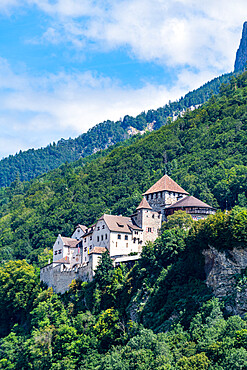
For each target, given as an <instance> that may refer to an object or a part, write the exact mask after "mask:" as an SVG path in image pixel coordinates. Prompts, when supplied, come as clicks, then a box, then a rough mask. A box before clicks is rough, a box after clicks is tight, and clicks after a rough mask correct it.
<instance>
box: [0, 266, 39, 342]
mask: <svg viewBox="0 0 247 370" xmlns="http://www.w3.org/2000/svg"><path fill="white" fill-rule="evenodd" d="M39 290H40V288H39V274H38V272H37V271H35V268H34V267H33V266H30V265H28V264H27V262H26V261H25V260H23V261H9V262H6V263H5V264H3V265H2V266H1V267H0V335H1V336H2V335H3V334H6V331H8V330H9V328H11V327H12V326H13V325H14V324H15V323H21V324H24V323H25V322H27V320H28V315H29V312H30V310H31V308H32V305H33V301H34V299H35V298H36V295H37V294H38V292H39Z"/></svg>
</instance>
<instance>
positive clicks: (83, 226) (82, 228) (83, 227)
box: [76, 224, 87, 233]
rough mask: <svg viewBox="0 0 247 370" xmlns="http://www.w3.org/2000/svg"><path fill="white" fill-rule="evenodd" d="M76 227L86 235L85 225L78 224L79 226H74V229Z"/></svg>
mask: <svg viewBox="0 0 247 370" xmlns="http://www.w3.org/2000/svg"><path fill="white" fill-rule="evenodd" d="M78 227H79V228H80V229H81V230H82V231H83V232H84V233H86V230H87V226H85V225H80V224H79V225H77V226H76V228H78Z"/></svg>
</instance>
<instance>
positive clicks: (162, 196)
mask: <svg viewBox="0 0 247 370" xmlns="http://www.w3.org/2000/svg"><path fill="white" fill-rule="evenodd" d="M143 195H144V197H145V199H146V201H147V202H148V204H149V206H151V208H152V210H153V211H156V212H161V213H162V215H163V218H165V211H164V210H165V208H166V207H168V206H170V205H172V204H174V203H176V202H177V201H178V200H180V199H182V198H184V197H185V196H187V195H189V193H187V191H185V190H184V189H183V188H181V186H179V185H178V184H177V183H176V182H175V181H174V180H172V179H171V178H170V177H169V176H168V175H164V176H163V177H162V178H161V179H159V180H158V181H157V182H156V183H155V184H154V185H153V186H151V188H150V189H148V190H147V191H146V192H145V193H144V194H143Z"/></svg>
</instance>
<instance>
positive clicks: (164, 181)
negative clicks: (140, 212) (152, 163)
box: [143, 175, 189, 195]
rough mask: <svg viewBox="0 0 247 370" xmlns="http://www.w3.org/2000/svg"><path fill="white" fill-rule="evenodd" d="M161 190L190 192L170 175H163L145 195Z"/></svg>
mask: <svg viewBox="0 0 247 370" xmlns="http://www.w3.org/2000/svg"><path fill="white" fill-rule="evenodd" d="M159 191H172V192H174V193H181V194H187V195H188V194H189V193H187V191H185V190H184V189H183V188H181V186H179V185H178V184H177V183H176V182H175V181H174V180H172V179H171V178H170V177H169V176H168V175H164V176H163V177H161V179H159V180H158V181H157V182H156V183H155V184H154V185H153V186H151V188H150V189H148V190H147V191H146V192H145V193H144V194H143V195H147V194H153V193H158V192H159Z"/></svg>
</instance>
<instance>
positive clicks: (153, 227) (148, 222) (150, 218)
mask: <svg viewBox="0 0 247 370" xmlns="http://www.w3.org/2000/svg"><path fill="white" fill-rule="evenodd" d="M132 218H133V221H134V222H135V223H136V225H137V226H139V227H140V228H141V229H142V230H143V244H145V243H146V241H151V242H153V241H154V240H155V239H156V238H157V237H158V236H159V230H160V228H161V218H162V217H161V214H160V213H159V212H155V211H153V210H152V207H151V206H150V204H149V203H148V201H147V200H146V198H145V197H144V198H143V199H142V201H141V203H140V204H139V206H138V207H137V208H136V212H135V213H134V214H133V216H132Z"/></svg>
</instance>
